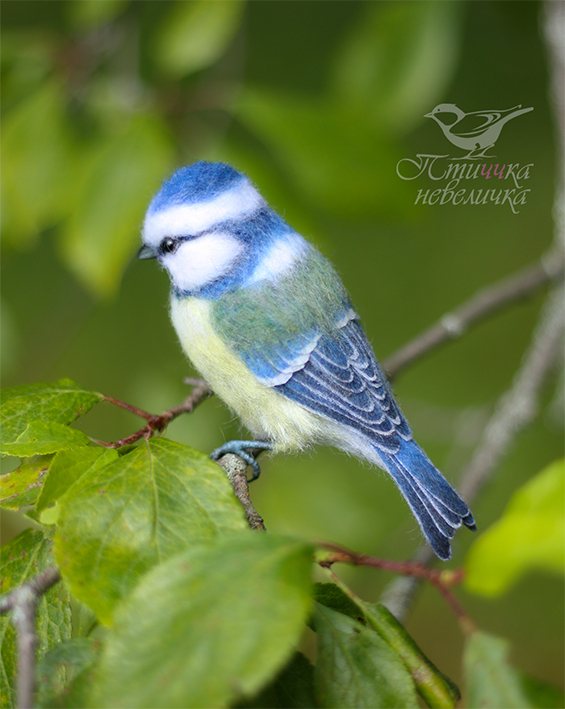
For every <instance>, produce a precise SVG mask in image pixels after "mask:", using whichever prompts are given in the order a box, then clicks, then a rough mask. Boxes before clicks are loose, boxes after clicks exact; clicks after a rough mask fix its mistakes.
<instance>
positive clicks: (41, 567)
mask: <svg viewBox="0 0 565 709" xmlns="http://www.w3.org/2000/svg"><path fill="white" fill-rule="evenodd" d="M52 545H53V543H52V541H51V540H49V539H47V538H46V537H45V535H44V534H43V532H36V531H34V530H31V529H27V530H25V531H24V532H22V533H21V534H19V535H18V536H17V537H15V539H12V541H10V542H9V543H8V544H5V545H4V546H3V547H2V563H1V565H0V578H1V584H2V586H1V591H2V594H4V593H9V592H10V591H13V590H14V589H15V588H17V587H19V586H21V585H22V584H24V583H25V582H26V581H29V580H30V579H32V578H34V577H35V576H38V575H39V574H40V573H41V572H42V571H45V569H47V568H48V567H50V566H52V565H53V563H54V561H53V556H52V553H51V549H52ZM10 615H11V614H5V615H3V616H2V617H1V618H0V638H1V642H2V646H1V663H0V696H1V697H2V706H3V707H6V708H8V707H13V706H15V683H16V636H15V630H14V628H13V626H12V624H11V623H10ZM36 628H37V635H38V647H37V656H38V658H42V657H43V656H44V655H45V654H46V653H47V652H48V651H49V650H51V649H52V648H53V647H55V646H56V645H57V643H60V642H63V641H64V640H68V639H69V638H70V637H71V608H70V601H69V594H68V593H67V591H66V590H65V588H64V587H63V586H61V585H60V584H58V585H56V586H54V587H53V588H51V589H49V591H47V593H45V594H43V596H41V598H40V599H39V602H38V606H37V624H36Z"/></svg>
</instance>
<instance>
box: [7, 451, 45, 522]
mask: <svg viewBox="0 0 565 709" xmlns="http://www.w3.org/2000/svg"><path fill="white" fill-rule="evenodd" d="M52 460H53V456H52V455H42V456H37V457H33V458H29V459H27V460H24V461H23V462H22V464H21V465H20V466H19V467H18V468H16V469H15V470H12V471H11V472H10V473H6V474H5V475H2V476H0V507H3V508H5V509H9V510H19V509H21V508H22V507H26V506H28V505H35V503H36V500H37V498H38V497H39V495H40V493H41V489H42V485H43V483H44V479H45V475H46V473H47V471H48V470H49V466H50V465H51V461H52Z"/></svg>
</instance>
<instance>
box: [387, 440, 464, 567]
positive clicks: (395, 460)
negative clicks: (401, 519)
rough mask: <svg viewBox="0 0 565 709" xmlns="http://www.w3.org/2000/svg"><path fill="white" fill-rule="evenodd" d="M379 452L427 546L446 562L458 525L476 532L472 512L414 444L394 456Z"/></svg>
mask: <svg viewBox="0 0 565 709" xmlns="http://www.w3.org/2000/svg"><path fill="white" fill-rule="evenodd" d="M378 452H379V455H380V457H381V458H382V460H383V462H384V463H385V465H386V468H387V470H388V472H389V473H390V475H391V476H392V478H393V479H394V482H395V483H396V484H397V485H398V487H399V488H400V491H401V492H402V494H403V495H404V497H405V498H406V501H407V502H408V504H409V505H410V509H411V510H412V512H413V514H414V516H415V517H416V519H417V521H418V524H419V525H420V527H421V529H422V532H423V533H424V536H425V537H426V539H427V540H428V542H429V544H430V546H431V547H432V549H433V550H434V551H435V553H436V554H437V555H438V556H439V558H440V559H443V561H447V560H448V559H450V558H451V547H450V545H449V541H450V539H452V538H453V535H454V534H455V530H457V529H458V528H459V527H460V526H461V524H464V525H465V526H466V527H468V528H469V529H472V530H475V529H476V527H475V520H474V519H473V515H472V514H471V510H470V509H469V508H468V507H467V505H466V504H465V503H464V502H463V500H462V499H461V498H460V497H459V495H458V494H457V493H456V492H455V490H454V489H453V488H452V487H451V485H450V484H449V483H448V482H447V480H446V479H445V478H444V477H443V475H442V474H441V473H440V472H439V470H438V469H437V468H436V467H435V466H434V464H433V463H432V462H431V460H430V459H429V458H428V456H427V455H426V454H425V453H424V451H423V450H422V449H421V448H420V446H419V445H418V444H417V443H416V442H415V441H402V446H401V448H400V450H399V451H398V453H395V454H390V453H383V452H382V451H380V450H379V451H378Z"/></svg>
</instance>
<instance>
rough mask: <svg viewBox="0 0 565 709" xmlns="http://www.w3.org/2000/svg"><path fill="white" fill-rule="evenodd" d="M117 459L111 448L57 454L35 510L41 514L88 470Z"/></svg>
mask: <svg viewBox="0 0 565 709" xmlns="http://www.w3.org/2000/svg"><path fill="white" fill-rule="evenodd" d="M118 457H119V456H118V452H117V451H116V450H114V449H112V448H109V449H107V448H93V447H89V448H75V449H73V450H70V451H61V452H60V453H57V455H56V456H55V458H54V460H53V463H52V464H51V467H50V468H49V474H48V475H47V477H46V478H45V481H44V483H43V488H42V490H41V494H40V495H39V499H38V500H37V505H36V510H37V511H38V512H41V511H42V510H44V509H45V508H46V507H49V505H51V504H53V503H54V502H56V501H57V500H60V499H61V498H62V497H63V495H64V494H65V493H66V492H67V491H68V489H69V488H70V487H71V485H73V484H74V483H75V482H76V481H77V480H78V479H79V478H80V477H81V476H82V475H86V474H87V473H88V471H89V470H92V471H94V470H96V469H97V468H102V467H104V466H105V465H108V463H112V462H113V461H114V460H117V459H118Z"/></svg>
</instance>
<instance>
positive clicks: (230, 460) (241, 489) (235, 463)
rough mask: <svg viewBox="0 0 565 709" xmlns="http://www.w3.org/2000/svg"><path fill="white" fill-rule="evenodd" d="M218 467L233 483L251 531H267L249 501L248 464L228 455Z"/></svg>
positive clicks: (232, 455)
mask: <svg viewBox="0 0 565 709" xmlns="http://www.w3.org/2000/svg"><path fill="white" fill-rule="evenodd" d="M217 462H218V465H221V466H222V468H223V469H224V470H225V471H226V474H227V476H228V478H229V481H230V482H231V484H232V486H233V489H234V492H235V495H236V497H237V499H238V500H239V502H240V503H241V506H242V507H243V510H244V512H245V516H246V517H247V522H248V523H249V526H250V527H251V529H257V530H260V531H266V528H265V522H264V521H263V518H262V517H261V515H260V514H259V513H258V512H257V510H256V509H255V507H254V506H253V503H252V502H251V500H250V499H249V482H248V480H247V463H246V462H245V461H244V460H243V458H240V457H239V456H238V455H235V454H234V453H227V454H226V455H224V456H222V457H221V458H220V459H219V460H218V461H217Z"/></svg>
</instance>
